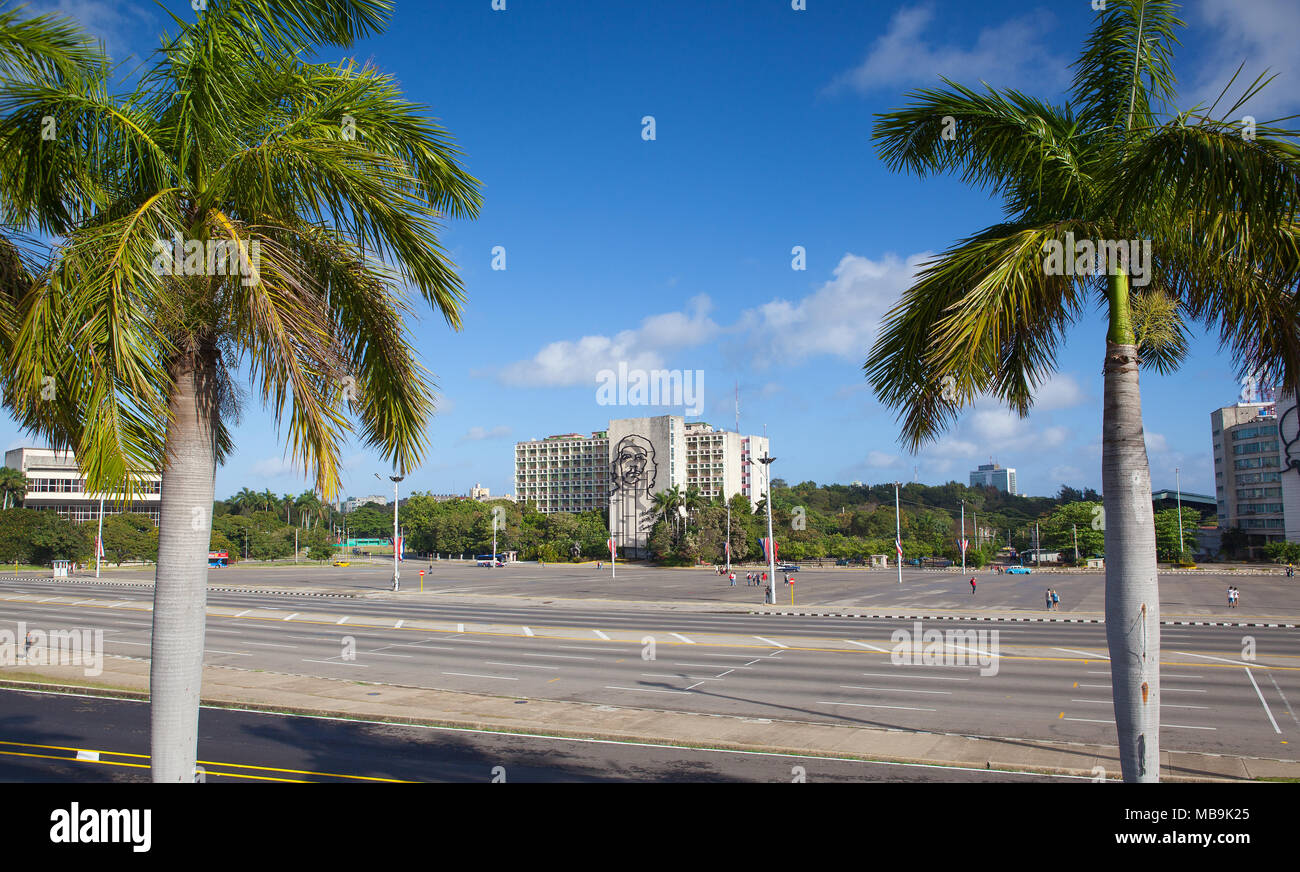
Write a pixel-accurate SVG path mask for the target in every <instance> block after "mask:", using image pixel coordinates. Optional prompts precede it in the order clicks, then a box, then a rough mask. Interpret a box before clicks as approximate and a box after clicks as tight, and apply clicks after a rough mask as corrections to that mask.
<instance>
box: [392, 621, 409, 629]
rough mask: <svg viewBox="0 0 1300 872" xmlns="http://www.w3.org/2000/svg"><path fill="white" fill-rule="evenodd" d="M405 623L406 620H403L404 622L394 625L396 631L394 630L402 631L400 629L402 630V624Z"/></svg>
mask: <svg viewBox="0 0 1300 872" xmlns="http://www.w3.org/2000/svg"><path fill="white" fill-rule="evenodd" d="M405 623H406V620H405V619H402V620H400V621H398V622H397V623H396V624H393V629H394V630H400V629H402V624H405Z"/></svg>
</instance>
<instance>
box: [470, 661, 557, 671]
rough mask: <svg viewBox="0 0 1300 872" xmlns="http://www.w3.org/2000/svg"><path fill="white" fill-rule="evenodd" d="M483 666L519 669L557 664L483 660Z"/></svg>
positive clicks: (554, 667)
mask: <svg viewBox="0 0 1300 872" xmlns="http://www.w3.org/2000/svg"><path fill="white" fill-rule="evenodd" d="M483 665H484V666H518V667H519V668H520V669H559V668H560V667H558V666H548V665H546V664H545V663H502V662H501V661H499V660H484V661H483Z"/></svg>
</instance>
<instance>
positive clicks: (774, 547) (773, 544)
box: [727, 539, 781, 563]
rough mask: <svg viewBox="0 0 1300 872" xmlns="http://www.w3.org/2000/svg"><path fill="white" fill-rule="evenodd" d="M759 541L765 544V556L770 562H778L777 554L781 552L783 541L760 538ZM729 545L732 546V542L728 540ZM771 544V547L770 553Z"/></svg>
mask: <svg viewBox="0 0 1300 872" xmlns="http://www.w3.org/2000/svg"><path fill="white" fill-rule="evenodd" d="M758 541H759V544H761V545H762V546H763V557H764V558H766V559H767V561H768V562H769V563H776V556H777V555H778V554H780V553H781V543H779V542H777V541H776V540H775V539H759V540H758ZM727 545H728V547H730V545H731V543H730V542H728V543H727ZM769 546H770V548H771V551H770V553H769Z"/></svg>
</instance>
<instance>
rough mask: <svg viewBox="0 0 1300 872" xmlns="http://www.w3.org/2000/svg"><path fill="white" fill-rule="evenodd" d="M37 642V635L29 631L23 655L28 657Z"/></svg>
mask: <svg viewBox="0 0 1300 872" xmlns="http://www.w3.org/2000/svg"><path fill="white" fill-rule="evenodd" d="M35 644H36V635H35V633H34V632H33V631H31V630H28V631H27V638H26V639H24V640H23V657H24V658H26V657H27V655H28V654H29V653H30V652H31V650H32V646H33V645H35Z"/></svg>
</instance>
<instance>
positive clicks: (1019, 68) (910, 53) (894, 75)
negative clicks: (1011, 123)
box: [827, 4, 1067, 93]
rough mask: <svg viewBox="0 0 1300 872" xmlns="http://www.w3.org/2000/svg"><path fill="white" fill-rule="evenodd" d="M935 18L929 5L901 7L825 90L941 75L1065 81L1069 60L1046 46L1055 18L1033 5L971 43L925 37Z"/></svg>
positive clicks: (1006, 83) (1005, 81)
mask: <svg viewBox="0 0 1300 872" xmlns="http://www.w3.org/2000/svg"><path fill="white" fill-rule="evenodd" d="M934 19H935V12H934V8H933V6H932V5H930V4H924V5H921V6H910V7H909V6H905V7H903V8H902V9H899V10H898V11H897V12H896V13H894V17H893V18H892V19H890V21H889V26H888V28H887V29H886V30H885V33H884V34H883V35H881V36H880V37H878V38H877V39H876V41H875V42H873V43H872V44H871V48H870V50H869V51H868V52H867V56H866V58H865V59H863V61H862V63H860V64H859V65H858V66H856V67H854V68H853V69H851V70H848V71H846V72H844V73H841V74H839V75H838V76H836V77H835V79H834V80H833V81H832V82H831V84H830V85H829V86H828V88H827V90H828V91H831V92H836V91H842V90H844V89H846V88H852V89H853V90H856V91H859V92H864V93H865V92H869V91H875V90H878V89H891V90H899V89H903V88H908V87H915V86H918V85H924V86H940V85H942V83H941V82H940V81H939V78H940V76H943V77H946V78H948V79H951V80H953V81H954V82H958V83H960V84H963V85H967V86H976V85H977V84H978V83H979V82H987V83H988V84H990V85H992V86H994V87H998V88H1005V87H1010V86H1017V87H1027V86H1031V85H1032V86H1033V87H1034V88H1036V89H1038V90H1042V89H1044V88H1052V87H1057V86H1060V85H1063V84H1065V83H1066V81H1067V63H1066V61H1065V60H1063V59H1061V58H1059V57H1057V56H1055V55H1054V54H1052V52H1050V51H1049V50H1048V46H1049V45H1050V41H1049V40H1048V39H1047V38H1046V36H1047V34H1048V33H1049V32H1050V31H1051V30H1052V28H1053V26H1054V24H1055V20H1054V19H1053V17H1052V16H1051V15H1050V14H1049V13H1047V12H1044V11H1042V10H1035V11H1032V12H1029V13H1027V14H1025V15H1023V16H1021V17H1018V18H1010V19H1007V20H1005V21H1003V22H1002V23H1000V24H997V25H995V26H993V27H986V28H983V29H982V30H980V31H979V33H977V34H976V35H975V40H974V45H972V46H971V47H969V48H967V47H964V46H958V45H955V44H946V45H941V44H938V43H937V42H935V41H933V40H932V39H927V38H926V36H925V32H926V31H927V30H928V29H929V28H930V26H931V25H932V24H933V23H934Z"/></svg>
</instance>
